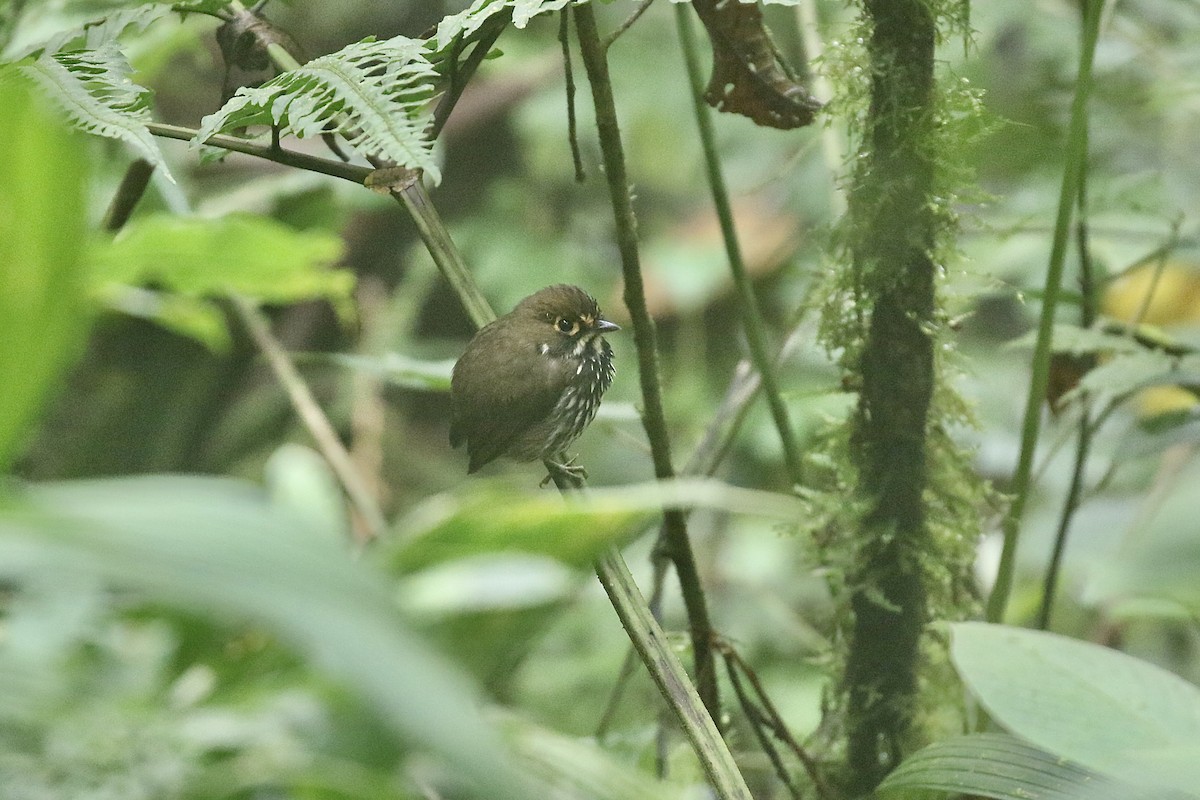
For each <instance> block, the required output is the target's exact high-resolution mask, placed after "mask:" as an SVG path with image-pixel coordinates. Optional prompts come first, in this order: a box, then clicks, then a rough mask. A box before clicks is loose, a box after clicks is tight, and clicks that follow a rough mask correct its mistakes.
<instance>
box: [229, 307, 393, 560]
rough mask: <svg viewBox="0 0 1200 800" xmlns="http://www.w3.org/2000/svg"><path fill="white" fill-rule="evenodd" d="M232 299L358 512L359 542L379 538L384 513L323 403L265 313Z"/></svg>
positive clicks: (239, 314) (357, 528)
mask: <svg viewBox="0 0 1200 800" xmlns="http://www.w3.org/2000/svg"><path fill="white" fill-rule="evenodd" d="M232 299H233V309H234V311H235V312H236V313H237V315H238V318H239V319H241V321H242V324H244V325H245V326H246V329H247V330H248V331H249V332H250V336H251V338H253V339H254V342H255V344H257V345H258V348H259V350H261V351H262V354H263V356H265V357H266V359H267V364H268V365H269V366H270V367H271V371H272V372H273V373H274V374H275V378H276V380H278V381H279V383H280V385H281V386H282V387H283V389H284V391H285V392H287V396H288V399H289V400H290V401H291V403H292V407H293V408H295V409H296V413H297V414H298V415H299V416H300V421H301V422H303V423H304V427H305V428H307V429H308V432H309V434H310V435H311V436H312V437H313V441H314V442H315V443H316V445H317V449H318V450H320V451H321V454H322V455H323V456H325V460H326V461H327V462H328V463H329V466H330V468H331V469H332V470H333V472H334V474H335V475H337V478H338V480H339V481H340V482H341V484H342V487H343V488H344V489H345V490H346V496H347V497H348V498H349V499H350V505H351V507H352V508H353V509H354V510H355V512H357V515H358V518H359V521H360V522H361V523H362V524H361V526H356V527H355V531H356V533H357V538H358V540H359V543H360V544H362V543H365V542H366V541H367V540H369V539H373V538H375V537H377V536H379V535H380V534H382V533H383V532H384V530H385V529H386V528H387V523H386V521H385V520H384V517H383V512H382V511H380V510H379V506H378V505H377V504H376V502H375V497H374V496H373V495H372V494H371V492H370V490H369V489H368V488H367V486H366V484H365V483H363V481H362V478H361V476H360V475H359V474H358V470H357V469H356V468H355V466H354V460H353V459H352V458H351V457H350V453H349V452H347V451H346V447H345V445H343V444H342V440H341V439H340V438H339V437H338V435H337V431H335V430H334V429H333V425H331V424H330V422H329V418H328V417H326V416H325V412H324V411H322V410H321V406H320V404H318V403H317V400H316V398H315V397H313V394H312V391H311V390H310V389H309V388H308V384H307V383H305V382H304V378H303V377H301V375H300V371H299V370H298V369H296V365H295V364H293V363H292V360H291V358H290V357H289V356H288V354H287V352H286V351H285V350H284V349H283V346H282V345H280V343H279V341H278V340H277V339H276V338H275V336H274V334H272V333H271V328H270V326H269V325H268V324H267V321H266V319H265V318H264V317H263V315H262V312H261V311H259V310H258V309H257V308H256V307H255V306H254V305H253V304H252V303H251V302H250V301H249V300H246V299H245V298H244V297H239V296H237V295H234V296H233V298H232Z"/></svg>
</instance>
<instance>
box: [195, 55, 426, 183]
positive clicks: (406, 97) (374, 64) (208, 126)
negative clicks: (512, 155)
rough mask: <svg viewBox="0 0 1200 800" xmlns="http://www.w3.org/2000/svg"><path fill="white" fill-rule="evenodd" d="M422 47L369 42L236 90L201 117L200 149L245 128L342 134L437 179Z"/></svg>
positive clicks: (359, 147) (363, 150)
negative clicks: (428, 131)
mask: <svg viewBox="0 0 1200 800" xmlns="http://www.w3.org/2000/svg"><path fill="white" fill-rule="evenodd" d="M424 48H425V43H424V42H422V41H418V40H415V39H409V38H407V37H404V36H397V37H395V38H394V39H388V40H386V41H382V42H376V41H371V40H366V41H362V42H358V43H356V44H352V45H349V46H348V47H344V48H342V49H341V50H339V51H337V52H336V53H331V54H329V55H326V56H321V57H320V58H316V59H313V60H312V61H310V62H308V63H307V64H305V65H304V66H302V67H300V68H299V69H294V70H290V71H288V72H284V73H282V74H280V75H277V76H276V77H275V78H272V79H271V80H269V81H267V82H266V83H264V84H263V85H262V86H259V87H257V88H242V89H238V92H237V94H235V95H234V96H233V97H231V98H230V99H229V101H228V102H227V103H225V105H224V106H222V107H221V109H220V110H219V111H217V112H215V113H213V114H209V115H208V116H207V117H205V118H204V120H203V121H202V123H201V125H200V130H199V131H198V132H197V133H196V140H195V141H196V143H198V144H200V143H203V142H205V141H207V140H208V139H209V137H211V136H214V135H215V134H218V133H226V132H235V131H237V130H239V129H241V128H244V127H246V126H248V125H274V126H277V127H278V128H279V132H280V133H281V134H284V135H292V136H296V137H299V138H302V139H303V138H307V137H312V136H319V135H321V134H325V133H339V134H341V135H342V136H343V137H344V138H345V139H346V141H347V143H349V145H350V146H351V147H352V148H354V149H355V150H356V151H357V152H359V153H360V154H361V155H363V156H374V157H379V158H385V159H388V160H389V161H394V162H395V163H397V164H400V165H401V166H404V167H409V168H411V169H421V170H424V171H425V172H426V174H428V175H429V176H430V178H431V179H433V180H434V181H435V182H436V181H437V180H438V179H439V174H438V168H437V163H436V162H435V161H434V157H433V142H431V141H430V140H429V139H427V138H426V136H425V129H426V127H427V126H428V125H429V122H430V113H429V110H428V103H429V100H430V99H431V98H433V96H434V94H435V91H434V80H435V79H436V78H437V72H436V71H435V69H434V67H433V65H432V64H430V63H429V60H428V58H427V57H426V55H425V53H424Z"/></svg>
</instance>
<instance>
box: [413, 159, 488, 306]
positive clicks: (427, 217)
mask: <svg viewBox="0 0 1200 800" xmlns="http://www.w3.org/2000/svg"><path fill="white" fill-rule="evenodd" d="M392 196H393V197H395V198H396V199H397V200H399V201H400V202H402V203H403V204H404V207H405V208H407V209H408V213H409V215H410V216H412V219H413V222H415V223H416V225H417V232H418V233H419V234H420V235H421V241H423V242H424V243H425V248H426V249H427V250H428V251H429V255H430V256H431V257H432V258H433V263H434V264H436V265H437V268H438V269H439V270H440V271H441V273H442V275H443V276H444V277H445V278H446V280H447V281H448V282H449V283H450V286H451V288H453V289H454V293H455V294H457V295H458V298H459V300H461V301H462V304H463V308H465V309H466V312H467V315H468V316H470V317H471V321H472V322H474V323H475V327H477V328H482V327H483V326H484V325H486V324H488V323H489V322H491V321H492V320H494V319H495V318H496V312H495V311H493V310H492V306H491V304H489V303H488V301H487V298H486V297H484V296H483V292H481V291H480V290H479V284H477V283H476V282H475V278H474V276H472V275H471V272H470V270H468V269H467V263H466V261H464V260H463V257H462V252H461V251H460V250H459V249H458V247H457V246H456V245H455V244H454V241H453V240H452V239H451V238H450V231H449V229H448V228H447V227H446V223H445V222H443V221H442V215H441V214H439V213H438V210H437V208H436V207H435V206H434V205H433V201H432V200H431V199H430V197H429V192H428V191H426V190H425V184H424V183H422V182H421V179H420V176H419V175H414V177H413V179H412V180H411V181H409V183H408V184H407V185H405V186H404V187H403V188H401V189H398V190H396V191H393V192H392Z"/></svg>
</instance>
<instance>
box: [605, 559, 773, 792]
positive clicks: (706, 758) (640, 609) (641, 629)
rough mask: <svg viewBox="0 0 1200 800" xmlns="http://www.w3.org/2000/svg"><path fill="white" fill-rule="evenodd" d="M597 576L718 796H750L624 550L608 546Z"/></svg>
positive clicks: (731, 756)
mask: <svg viewBox="0 0 1200 800" xmlns="http://www.w3.org/2000/svg"><path fill="white" fill-rule="evenodd" d="M596 575H597V576H598V577H599V578H600V583H601V584H602V585H603V586H604V591H605V592H607V593H608V597H609V599H610V600H611V601H612V604H613V608H615V609H616V610H617V616H619V617H620V618H621V624H622V625H623V626H624V628H625V630H626V631H627V632H628V633H629V638H630V639H631V640H632V641H633V645H634V647H635V648H636V649H637V651H638V655H640V656H641V657H642V662H643V663H645V665H646V669H647V670H648V671H649V672H650V677H651V678H652V679H653V680H654V683H655V684H656V685H657V686H658V688H659V691H660V692H662V695H663V697H665V698H667V700H668V701H669V702H668V704H669V705H670V707H671V710H672V711H673V712H675V717H676V719H678V720H679V724H680V725H681V726H682V727H683V732H684V734H685V735H686V736H687V738H688V740H689V741H690V742H691V744H692V749H693V750H694V751H695V752H696V755H697V756H698V757H699V759H700V764H701V766H702V767H703V769H704V773H705V775H707V776H708V780H709V782H710V783H711V784H712V787H713V789H714V790H715V791H716V793H717V796H718V797H721V798H724V800H733V799H734V798H737V799H738V800H750V797H751V795H750V790H749V789H748V788H747V787H746V782H745V779H744V778H742V774H741V772H740V771H739V770H738V767H737V764H736V762H734V760H733V755H732V754H731V753H730V752H729V748H728V747H727V746H726V745H725V740H724V739H722V738H721V733H720V731H718V730H717V726H716V725H715V724H714V723H713V721H712V717H711V716H710V715H709V713H708V712H707V711H706V710H705V706H704V704H703V703H701V701H700V697H699V695H697V694H696V690H695V689H693V688H692V684H691V682H690V681H688V677H687V673H686V672H684V670H683V667H682V666H681V665H680V663H679V659H677V658H676V657H675V654H674V651H673V650H672V648H671V644H670V642H668V641H667V636H666V634H665V633H664V632H663V629H662V628H661V627H660V626H659V624H658V622H657V621H655V619H654V617H653V615H651V614H650V610H649V608H648V607H647V605H646V600H645V598H643V597H642V594H641V592H640V591H639V590H638V587H637V584H636V583H635V582H634V580H633V576H632V575H630V574H629V567H628V566H626V564H625V560H624V559H623V558H621V554H620V553H619V552H617V551H616V550H610V551H609V552H608V553H607V554H606V555H605V556H604V557H603V558H601V559H600V560H599V561H598V562H596Z"/></svg>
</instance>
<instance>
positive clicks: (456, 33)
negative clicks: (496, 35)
mask: <svg viewBox="0 0 1200 800" xmlns="http://www.w3.org/2000/svg"><path fill="white" fill-rule="evenodd" d="M569 2H571V0H475V2H474V3H472V4H471V5H470V7H468V8H467V9H465V10H464V11H460V12H459V13H457V14H451V15H450V16H448V17H445V18H443V19H442V21H441V22H439V23H438V26H437V33H435V34H434V36H433V39H431V40H430V46H431V47H432V48H433V50H434V52H441V51H443V50H445V49H446V48H447V47H449V46H450V45H451V44H453V43H454V40H455V39H457V38H459V37H462V38H466V37H468V36H470V35H471V34H473V33H474V32H475V31H477V30H479V28H480V26H481V25H483V23H485V22H487V20H488V19H490V18H491V17H493V16H495V15H496V14H499V13H501V12H504V11H509V10H511V11H512V21H513V26H514V27H517V28H524V27H525V26H526V25H527V24H528V23H529V20H531V19H533V18H534V17H536V16H537V15H538V14H545V13H547V12H550V11H559V10H560V9H562V8H563V6H565V5H566V4H567V3H569Z"/></svg>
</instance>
